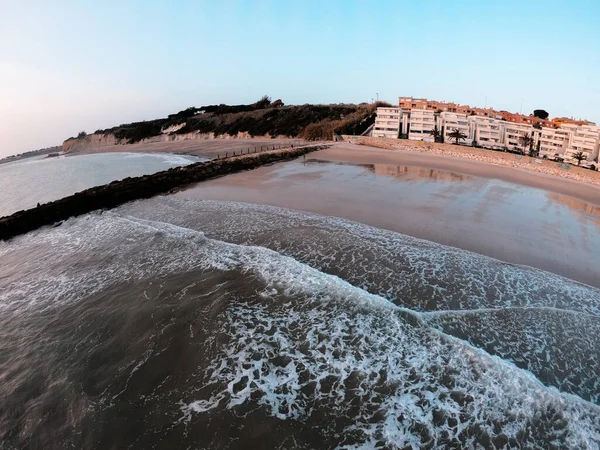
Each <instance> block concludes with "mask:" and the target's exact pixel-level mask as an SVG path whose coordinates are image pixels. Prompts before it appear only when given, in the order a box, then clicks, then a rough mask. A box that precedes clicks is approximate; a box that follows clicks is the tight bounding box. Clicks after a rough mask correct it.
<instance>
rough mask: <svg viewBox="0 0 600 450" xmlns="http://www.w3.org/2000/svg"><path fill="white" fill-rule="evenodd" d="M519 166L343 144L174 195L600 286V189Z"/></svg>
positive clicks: (220, 179) (201, 184)
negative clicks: (340, 222)
mask: <svg viewBox="0 0 600 450" xmlns="http://www.w3.org/2000/svg"><path fill="white" fill-rule="evenodd" d="M511 169H512V168H508V167H500V166H495V165H491V164H485V163H476V162H474V161H468V160H464V159H462V160H461V159H458V158H451V157H442V156H439V155H424V154H419V153H415V152H401V151H388V150H381V149H376V148H371V149H370V148H368V147H364V146H356V145H351V144H336V145H334V146H332V147H329V148H328V149H325V150H320V151H317V152H314V153H311V154H310V156H309V155H307V156H306V159H303V158H300V159H295V160H292V161H288V162H286V163H282V164H274V165H270V166H263V167H259V168H257V169H256V170H252V171H249V172H243V173H237V174H232V175H229V176H227V177H221V178H218V179H213V180H207V181H205V182H203V183H198V184H195V185H191V186H189V187H187V188H185V189H182V190H179V191H178V192H177V193H175V194H174V195H175V196H177V197H182V198H192V199H199V200H217V201H234V202H245V203H255V204H265V205H271V206H276V207H283V208H289V209H295V210H299V211H307V212H311V213H315V214H321V215H325V216H333V217H340V218H344V219H348V220H351V221H355V222H360V223H363V224H366V225H370V226H373V227H376V228H381V229H386V230H390V231H395V232H398V233H402V234H406V235H409V236H413V237H416V238H420V239H424V240H427V241H431V242H437V243H439V244H442V245H447V246H451V247H455V248H460V249H462V250H467V251H471V252H474V253H478V254H481V255H485V256H489V257H492V258H495V259H498V260H500V261H504V262H507V263H510V264H517V265H526V266H530V267H535V268H538V269H541V270H545V271H548V272H551V273H555V274H557V275H561V276H564V277H566V278H569V279H572V280H575V281H578V282H581V283H585V284H588V285H590V286H595V287H598V288H600V284H599V283H600V282H599V281H598V280H600V259H599V255H600V239H598V238H599V237H600V205H598V206H594V205H593V204H592V203H589V202H587V201H585V200H583V199H581V197H583V198H586V197H587V198H588V199H594V200H596V202H595V203H598V198H600V189H598V188H596V187H594V186H590V185H587V184H584V183H577V182H574V181H571V180H564V179H558V180H557V179H556V177H551V176H543V175H542V174H536V173H531V172H527V171H524V170H518V171H515V170H511ZM507 173H508V175H507V176H506V177H507V178H508V177H511V178H514V177H518V178H519V179H518V180H514V179H508V180H506V179H504V175H506V174H507ZM486 175H487V176H486ZM515 181H517V182H515ZM557 181H561V182H562V183H557ZM545 187H547V188H551V189H545ZM589 189H593V190H594V191H593V192H592V193H591V194H589V193H588V195H587V196H586V194H585V191H587V190H589ZM557 191H560V192H562V193H560V192H559V193H557ZM565 192H568V193H569V194H573V195H568V194H565ZM594 194H595V195H596V196H598V197H596V196H595V195H594Z"/></svg>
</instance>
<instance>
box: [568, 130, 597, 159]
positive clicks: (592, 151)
mask: <svg viewBox="0 0 600 450" xmlns="http://www.w3.org/2000/svg"><path fill="white" fill-rule="evenodd" d="M599 146H600V127H596V126H593V125H581V126H578V127H577V128H574V129H573V132H572V134H571V139H570V140H569V146H568V147H567V149H566V150H565V161H568V162H571V163H576V161H575V160H574V159H573V155H574V154H575V153H577V152H582V153H583V154H584V155H585V157H586V161H588V162H592V161H597V159H598V149H599Z"/></svg>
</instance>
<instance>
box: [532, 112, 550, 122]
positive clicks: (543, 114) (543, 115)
mask: <svg viewBox="0 0 600 450" xmlns="http://www.w3.org/2000/svg"><path fill="white" fill-rule="evenodd" d="M533 115H534V116H535V117H537V118H538V119H543V120H546V119H547V118H548V116H549V114H548V113H547V112H546V111H544V110H543V109H536V110H534V111H533Z"/></svg>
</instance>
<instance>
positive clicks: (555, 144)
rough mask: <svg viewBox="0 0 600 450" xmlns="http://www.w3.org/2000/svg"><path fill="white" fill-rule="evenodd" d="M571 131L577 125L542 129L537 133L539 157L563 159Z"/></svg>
mask: <svg viewBox="0 0 600 450" xmlns="http://www.w3.org/2000/svg"><path fill="white" fill-rule="evenodd" d="M573 129H577V125H563V126H562V127H560V128H546V127H544V128H542V129H541V131H539V152H540V154H539V156H541V157H546V158H548V159H556V158H557V157H559V158H564V154H565V151H566V149H567V147H568V146H569V141H570V139H571V135H572V134H573Z"/></svg>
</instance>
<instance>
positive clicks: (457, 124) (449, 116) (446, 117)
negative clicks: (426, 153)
mask: <svg viewBox="0 0 600 450" xmlns="http://www.w3.org/2000/svg"><path fill="white" fill-rule="evenodd" d="M440 123H441V130H440V131H441V134H442V136H443V138H444V142H449V143H455V142H456V139H453V138H452V137H450V134H452V132H453V131H454V130H459V131H461V132H462V133H463V134H464V135H465V136H466V138H465V139H462V140H461V141H460V143H461V144H462V145H471V144H472V143H473V137H472V135H471V127H470V126H469V120H468V118H467V115H466V114H460V113H451V112H443V113H440Z"/></svg>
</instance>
